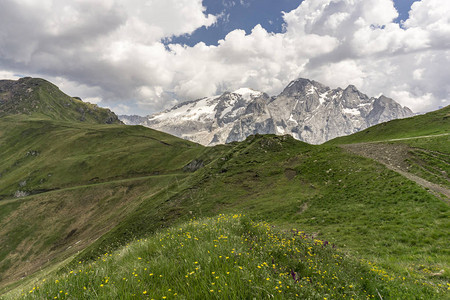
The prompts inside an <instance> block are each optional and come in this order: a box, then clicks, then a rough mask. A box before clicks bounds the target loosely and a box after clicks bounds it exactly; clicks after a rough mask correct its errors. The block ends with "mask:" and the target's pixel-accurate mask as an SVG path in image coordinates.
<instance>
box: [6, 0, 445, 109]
mask: <svg viewBox="0 0 450 300" xmlns="http://www.w3.org/2000/svg"><path fill="white" fill-rule="evenodd" d="M24 76H32V77H41V78H45V79H47V80H49V81H51V82H53V83H55V84H56V85H57V86H59V87H60V88H61V90H63V91H64V92H65V93H67V94H69V95H71V96H78V97H81V98H82V99H83V100H85V101H89V102H92V103H96V104H98V105H99V106H102V107H108V108H110V109H112V110H113V111H114V112H116V113H117V114H138V115H147V114H152V113H156V112H159V111H162V110H164V109H167V108H170V107H172V106H173V105H175V104H177V103H180V102H184V101H187V100H193V99H198V98H202V97H206V96H212V95H219V94H221V93H223V92H225V91H234V90H237V89H239V88H241V87H248V88H253V89H255V90H259V91H263V92H266V93H268V94H269V95H272V96H275V95H278V94H279V93H280V92H281V91H282V90H283V89H284V87H286V86H287V85H288V84H289V82H290V81H292V80H294V79H296V78H299V77H303V78H308V79H312V80H316V81H318V82H321V83H323V84H325V85H328V86H330V87H331V88H337V87H342V88H345V87H347V86H348V85H350V84H352V85H355V86H356V87H357V88H358V89H359V90H360V91H361V92H363V93H365V94H367V95H368V96H373V97H378V96H380V95H381V94H383V95H386V96H388V97H391V98H393V99H394V100H396V101H397V102H399V103H400V104H402V105H405V106H408V107H409V108H411V109H412V110H413V111H415V112H427V111H431V110H435V109H438V108H439V107H443V106H446V105H449V104H450V80H449V79H450V1H448V0H420V1H417V0H416V1H415V0H394V1H393V0H277V1H273V0H203V1H202V0H126V1H125V0H122V1H121V0H70V1H69V0H40V1H34V0H0V78H2V79H17V78H20V77H24Z"/></svg>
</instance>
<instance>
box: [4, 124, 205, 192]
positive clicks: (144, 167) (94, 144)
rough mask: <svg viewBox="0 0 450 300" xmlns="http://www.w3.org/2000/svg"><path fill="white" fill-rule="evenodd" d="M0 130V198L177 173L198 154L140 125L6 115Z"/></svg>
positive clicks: (188, 145) (186, 144) (195, 147)
mask: <svg viewBox="0 0 450 300" xmlns="http://www.w3.org/2000/svg"><path fill="white" fill-rule="evenodd" d="M0 128H2V132H1V133H0V155H1V157H2V160H1V161H0V174H1V175H2V182H1V186H0V197H3V198H7V197H11V196H12V195H14V193H16V192H17V191H24V192H26V193H28V194H33V193H36V192H39V191H41V190H53V189H60V188H66V187H70V186H77V185H83V184H90V183H95V182H102V181H109V180H113V179H120V178H129V177H137V176H146V175H152V174H164V173H172V172H178V171H179V170H180V169H181V168H182V167H183V166H184V165H185V164H187V163H188V162H189V161H190V160H191V159H192V158H193V157H195V156H196V155H197V154H198V153H199V152H200V151H202V149H203V147H201V146H199V145H196V144H194V143H190V142H187V141H184V140H180V139H177V138H175V137H172V136H169V135H167V134H163V133H160V132H156V131H154V130H150V129H146V128H143V127H140V126H123V125H94V124H82V123H76V122H70V123H68V122H61V121H51V120H48V119H37V118H29V117H25V116H11V117H6V118H1V119H0ZM177 170H178V171H177ZM0 199H1V198H0Z"/></svg>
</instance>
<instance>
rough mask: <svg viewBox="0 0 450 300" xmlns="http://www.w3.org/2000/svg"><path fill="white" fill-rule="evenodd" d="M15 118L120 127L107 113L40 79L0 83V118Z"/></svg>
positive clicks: (116, 118)
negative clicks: (21, 115) (44, 118)
mask: <svg viewBox="0 0 450 300" xmlns="http://www.w3.org/2000/svg"><path fill="white" fill-rule="evenodd" d="M18 114H23V115H28V116H29V115H34V116H39V117H42V116H44V117H46V118H50V119H52V120H61V121H77V122H85V123H97V124H120V123H121V122H120V121H119V119H118V117H117V116H116V115H115V114H114V113H113V112H111V111H110V110H109V109H105V108H100V107H98V106H97V105H95V104H91V103H85V102H83V101H81V100H80V99H77V98H72V97H69V96H67V95H66V94H64V93H63V92H61V91H60V90H59V88H58V87H57V86H55V85H54V84H52V83H50V82H48V81H46V80H44V79H40V78H30V77H26V78H21V79H19V80H17V81H14V80H0V117H4V116H10V115H18Z"/></svg>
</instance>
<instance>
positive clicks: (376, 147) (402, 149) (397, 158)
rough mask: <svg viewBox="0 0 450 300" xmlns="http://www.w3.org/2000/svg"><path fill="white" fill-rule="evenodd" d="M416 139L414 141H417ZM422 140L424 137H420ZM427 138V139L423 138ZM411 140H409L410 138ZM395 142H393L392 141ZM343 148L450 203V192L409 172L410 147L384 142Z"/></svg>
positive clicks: (344, 146) (349, 145)
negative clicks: (376, 163)
mask: <svg viewBox="0 0 450 300" xmlns="http://www.w3.org/2000/svg"><path fill="white" fill-rule="evenodd" d="M444 135H448V134H444ZM416 138H417V137H415V138H414V139H416ZM420 138H422V137H420ZM423 138H425V137H423ZM408 139H409V138H408ZM390 141H393V140H390ZM341 147H342V148H344V149H346V150H348V151H350V152H352V153H355V154H358V155H361V156H364V157H368V158H371V159H373V160H376V161H378V162H379V163H382V164H383V165H385V166H386V167H387V168H388V169H390V170H392V171H395V172H397V173H399V174H401V175H403V176H405V177H406V178H408V179H410V180H412V181H414V182H416V183H417V184H419V185H421V186H423V187H424V188H426V189H428V190H429V191H430V192H431V193H433V194H434V195H435V196H437V197H438V198H440V199H442V200H443V201H445V202H447V203H450V190H449V189H447V188H445V187H443V186H440V185H438V184H435V183H432V182H429V181H427V180H425V179H423V178H421V177H419V176H416V175H414V174H411V173H410V172H409V167H410V166H409V164H408V163H407V162H405V159H406V158H407V157H408V156H409V153H408V152H409V150H410V149H411V148H410V147H409V146H408V145H404V144H385V143H382V142H372V143H360V144H348V145H341Z"/></svg>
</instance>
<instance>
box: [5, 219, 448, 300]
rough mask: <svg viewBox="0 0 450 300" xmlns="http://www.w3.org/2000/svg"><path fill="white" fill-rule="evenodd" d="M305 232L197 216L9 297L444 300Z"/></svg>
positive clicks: (432, 289)
mask: <svg viewBox="0 0 450 300" xmlns="http://www.w3.org/2000/svg"><path fill="white" fill-rule="evenodd" d="M444 293H445V291H444V289H443V288H438V287H434V286H432V285H430V284H427V283H421V282H418V281H414V280H412V279H410V278H407V277H400V276H396V275H395V274H389V273H388V272H386V271H385V270H383V269H381V268H380V267H378V266H376V265H374V264H373V263H370V262H368V261H362V260H357V259H355V258H352V257H349V256H346V255H344V253H343V252H341V251H340V250H339V249H336V248H335V247H334V246H333V245H331V244H330V243H329V242H328V241H324V240H319V239H316V238H314V237H312V236H310V235H308V234H306V233H304V232H302V231H298V230H291V231H284V232H282V231H280V230H278V229H277V228H274V227H273V226H271V225H270V224H268V223H265V222H259V223H256V222H253V221H252V220H250V219H249V218H248V217H245V216H241V215H237V214H235V215H219V216H217V217H214V218H206V219H200V220H192V221H190V222H188V223H186V224H184V225H181V226H177V227H172V228H170V229H167V230H165V231H161V232H158V233H156V234H154V235H152V236H150V237H149V238H147V239H141V240H137V241H135V242H133V243H130V244H128V245H126V246H125V247H123V248H121V249H119V250H117V251H115V252H113V253H105V254H104V255H102V256H100V257H98V259H97V260H96V261H94V262H91V263H83V262H79V266H78V267H77V268H74V269H73V270H70V271H68V272H67V273H66V274H63V275H58V276H53V277H49V278H45V279H40V280H39V282H37V283H36V284H35V285H34V286H32V287H30V288H29V289H27V290H24V291H22V292H19V293H16V294H10V295H8V296H6V298H5V299H12V298H22V299H176V298H180V299H267V298H275V299H290V298H299V299H381V298H382V299H439V298H441V299H442V297H443V296H445V294H444Z"/></svg>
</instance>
